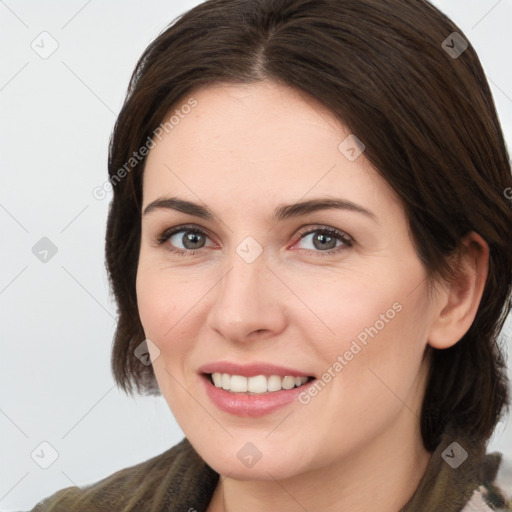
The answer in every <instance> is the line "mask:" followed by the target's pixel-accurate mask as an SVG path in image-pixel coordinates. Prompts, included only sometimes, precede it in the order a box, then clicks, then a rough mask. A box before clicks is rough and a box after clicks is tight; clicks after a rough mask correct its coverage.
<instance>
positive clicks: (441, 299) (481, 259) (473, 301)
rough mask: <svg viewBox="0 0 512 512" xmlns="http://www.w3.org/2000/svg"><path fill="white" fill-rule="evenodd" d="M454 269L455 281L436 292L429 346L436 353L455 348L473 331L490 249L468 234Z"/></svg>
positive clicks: (481, 241)
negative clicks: (436, 350) (437, 350)
mask: <svg viewBox="0 0 512 512" xmlns="http://www.w3.org/2000/svg"><path fill="white" fill-rule="evenodd" d="M454 265H455V268H456V269H457V272H456V277H454V278H453V279H452V280H451V281H450V282H448V283H446V287H445V288H444V289H443V290H439V291H436V295H437V298H438V300H437V304H438V305H437V308H436V310H435V317H434V319H433V322H432V325H431V328H430V332H429V337H428V344H429V345H430V346H431V347H433V348H437V349H445V348H449V347H452V346H453V345H455V344H456V343H457V342H458V341H459V340H460V339H461V338H462V337H463V336H464V334H466V332H467V331H468V330H469V328H470V327H471V324H472V323H473V320H474V319H475V316H476V312H477V310H478V306H479V305H480V300H481V299H482V294H483V291H484V287H485V283H486V280H487V274H488V271H489V246H488V245H487V243H486V242H485V240H484V239H483V238H482V237H481V236H480V235H479V234H477V233H475V232H471V233H469V234H468V235H466V237H464V239H463V240H462V243H461V250H460V253H459V255H458V258H457V259H456V261H455V262H454Z"/></svg>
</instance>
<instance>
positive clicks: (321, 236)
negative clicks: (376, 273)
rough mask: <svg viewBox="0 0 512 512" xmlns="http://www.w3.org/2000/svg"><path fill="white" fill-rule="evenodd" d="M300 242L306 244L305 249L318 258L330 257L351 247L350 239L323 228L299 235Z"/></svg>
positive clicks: (334, 230) (328, 228)
mask: <svg viewBox="0 0 512 512" xmlns="http://www.w3.org/2000/svg"><path fill="white" fill-rule="evenodd" d="M300 241H306V242H308V243H307V244H306V245H309V247H305V249H306V250H307V251H309V252H312V253H314V254H315V255H318V256H325V255H332V254H335V253H338V252H339V251H342V250H345V249H347V248H348V247H352V245H353V244H354V242H353V240H352V238H351V237H350V236H349V235H347V234H346V233H344V232H343V231H339V230H337V229H334V228H330V227H326V226H323V227H321V228H316V229H313V230H311V229H310V230H309V231H306V232H302V233H301V234H300Z"/></svg>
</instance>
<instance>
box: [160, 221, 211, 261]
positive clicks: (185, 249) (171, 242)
mask: <svg viewBox="0 0 512 512" xmlns="http://www.w3.org/2000/svg"><path fill="white" fill-rule="evenodd" d="M208 238H209V236H208V235H207V234H206V233H205V232H204V231H202V230H200V229H198V228H196V227H193V226H178V227H175V228H171V229H167V230H165V231H164V232H162V233H161V234H160V235H158V236H157V238H156V239H155V243H156V244H157V245H163V244H165V243H166V242H168V243H167V247H166V249H167V250H168V251H170V252H174V253H176V254H181V255H192V254H196V252H198V251H200V250H201V249H203V248H204V247H205V243H206V239H208ZM180 244H181V246H182V247H180V246H179V245H180Z"/></svg>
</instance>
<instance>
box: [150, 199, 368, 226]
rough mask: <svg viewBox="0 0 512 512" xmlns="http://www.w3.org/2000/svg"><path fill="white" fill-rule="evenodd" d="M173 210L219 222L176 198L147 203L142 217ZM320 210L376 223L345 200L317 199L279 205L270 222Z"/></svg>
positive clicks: (204, 208) (207, 210)
mask: <svg viewBox="0 0 512 512" xmlns="http://www.w3.org/2000/svg"><path fill="white" fill-rule="evenodd" d="M160 209H165V210H175V211H178V212H182V213H186V214H189V215H193V216H195V217H199V218H201V219H206V220H211V221H220V219H219V217H218V216H217V215H216V214H215V213H214V212H213V211H212V210H211V209H210V208H208V207H207V206H206V205H204V206H203V205H201V204H198V203H193V202H191V201H187V200H185V199H179V198H177V197H161V198H159V199H156V200H155V201H152V202H151V203H149V204H148V205H147V206H146V208H145V209H144V213H143V215H147V214H148V213H150V212H152V211H155V210H160ZM320 210H348V211H352V212H357V213H361V214H363V215H365V216H367V217H369V218H371V219H372V220H374V221H377V216H376V215H375V213H373V212H372V211H370V210H368V209H366V208H363V207H362V206H360V205H358V204H356V203H353V202H352V201H348V200H345V199H337V198H328V197H326V198H318V199H309V200H307V201H300V202H298V203H293V204H285V205H279V206H278V207H276V209H275V210H274V213H273V215H272V220H274V221H277V222H279V221H282V220H285V219H289V218H292V217H300V216H303V215H308V214H310V213H314V212H317V211H320Z"/></svg>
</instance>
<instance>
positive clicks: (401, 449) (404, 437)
mask: <svg viewBox="0 0 512 512" xmlns="http://www.w3.org/2000/svg"><path fill="white" fill-rule="evenodd" d="M413 419H414V421H417V418H415V417H414V416H413V415H412V414H411V412H410V411H408V410H404V412H403V414H402V417H401V418H399V419H398V420H397V423H398V424H394V425H392V426H391V427H390V428H389V429H388V430H387V431H386V432H383V433H382V434H381V435H380V436H379V437H378V438H376V439H374V440H373V441H372V442H370V443H368V444H367V445H366V446H365V448H364V450H359V451H358V452H357V453H356V454H353V455H350V456H348V457H347V458H345V459H344V460H342V461H338V463H337V464H336V466H331V467H323V468H321V469H319V470H317V471H312V472H308V473H304V474H300V475H296V476H294V477H292V478H288V479H286V480H281V481H276V480H265V481H261V480H260V481H240V480H235V479H233V478H229V477H221V478H220V479H219V484H218V485H217V488H216V489H215V492H214V495H213V497H212V500H211V503H210V506H209V508H208V512H234V511H236V510H239V508H240V503H243V504H244V512H261V511H264V510H280V511H282V512H292V511H293V512H296V511H298V510H322V511H324V512H331V511H332V512H335V511H336V512H339V511H340V510H350V511H351V512H370V511H372V512H373V511H374V510H375V509H376V506H377V504H378V509H379V512H399V511H400V509H401V508H402V507H403V506H404V505H405V504H406V503H407V501H408V500H409V499H410V498H411V497H412V496H413V494H414V492H415V491H416V489H417V487H418V485H419V482H420V480H421V479H422V477H423V475H424V474H425V471H426V468H427V465H428V462H429V460H430V457H431V454H430V453H429V452H427V451H426V450H425V449H424V447H423V442H422V439H421V433H420V431H419V426H417V425H416V426H414V425H412V422H413Z"/></svg>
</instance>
